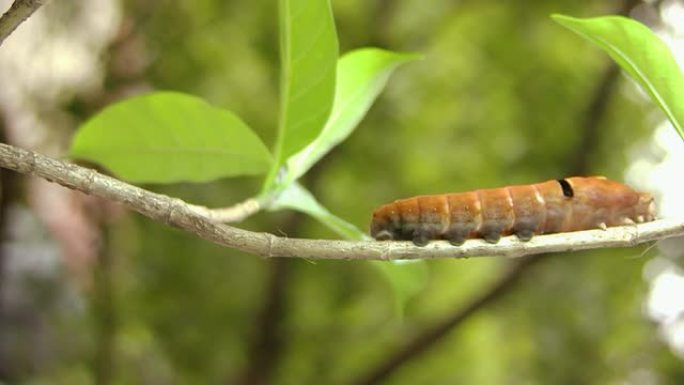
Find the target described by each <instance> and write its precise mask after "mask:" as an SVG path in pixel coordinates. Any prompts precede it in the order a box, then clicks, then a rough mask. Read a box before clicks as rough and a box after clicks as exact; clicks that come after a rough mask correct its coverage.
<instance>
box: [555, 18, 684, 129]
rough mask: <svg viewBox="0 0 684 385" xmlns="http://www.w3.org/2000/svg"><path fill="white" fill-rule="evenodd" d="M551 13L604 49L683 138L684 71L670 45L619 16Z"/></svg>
mask: <svg viewBox="0 0 684 385" xmlns="http://www.w3.org/2000/svg"><path fill="white" fill-rule="evenodd" d="M551 17H552V18H553V19H554V20H555V21H556V22H558V23H560V24H561V25H563V26H564V27H566V28H568V29H570V30H571V31H573V32H575V33H577V34H579V35H580V36H582V37H584V38H585V39H587V40H589V41H590V42H592V43H594V44H596V45H597V46H599V47H601V48H602V49H603V50H604V51H606V53H608V55H610V57H612V58H613V60H615V62H617V64H618V65H620V67H622V69H623V70H625V71H626V72H627V73H628V74H629V75H630V76H631V77H632V78H634V80H636V81H637V83H639V85H641V87H643V89H644V90H645V91H646V92H647V93H648V95H649V96H650V97H651V99H652V100H653V102H654V103H655V104H656V105H657V106H658V107H660V109H661V110H663V112H664V113H665V115H666V116H667V118H668V119H669V120H670V122H671V123H672V125H673V126H674V127H675V129H676V130H677V132H679V135H680V136H681V137H682V138H683V139H684V74H683V73H682V70H681V69H680V67H679V65H678V64H677V62H676V60H675V58H674V56H673V55H672V52H671V51H670V49H669V48H668V47H667V45H666V44H665V43H664V42H663V41H662V40H660V39H659V38H658V36H656V35H655V33H653V32H652V31H651V30H650V29H648V28H647V27H646V26H644V25H643V24H641V23H639V22H637V21H635V20H632V19H628V18H625V17H621V16H606V17H597V18H591V19H576V18H572V17H569V16H564V15H552V16H551Z"/></svg>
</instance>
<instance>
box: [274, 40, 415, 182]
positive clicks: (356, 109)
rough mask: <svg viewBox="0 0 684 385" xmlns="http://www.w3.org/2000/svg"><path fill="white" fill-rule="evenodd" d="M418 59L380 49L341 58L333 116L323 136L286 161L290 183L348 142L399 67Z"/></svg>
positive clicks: (321, 134)
mask: <svg viewBox="0 0 684 385" xmlns="http://www.w3.org/2000/svg"><path fill="white" fill-rule="evenodd" d="M419 58H420V56H419V55H415V54H401V53H395V52H391V51H385V50H382V49H378V48H362V49H358V50H355V51H352V52H349V53H347V54H345V55H344V56H342V57H341V58H340V60H338V62H337V82H336V87H335V100H334V103H333V109H332V112H331V113H330V117H329V118H328V121H327V122H326V124H325V127H324V128H323V131H322V132H321V133H320V135H318V137H317V138H316V139H315V140H314V141H313V142H311V143H309V145H308V146H306V147H305V148H304V149H303V150H301V151H300V152H298V153H297V154H295V155H293V156H292V157H290V159H289V160H288V161H287V173H288V174H287V181H294V180H297V179H298V178H299V177H301V176H302V175H304V173H306V172H307V171H308V170H309V169H310V168H311V166H313V165H314V164H315V163H316V162H318V160H320V159H321V158H322V157H323V156H324V155H325V154H327V153H328V152H329V151H330V149H332V148H333V147H335V146H336V145H338V144H339V143H340V142H342V141H344V140H345V139H347V137H348V136H349V135H350V134H351V133H352V132H353V131H354V129H355V128H356V126H357V125H358V124H359V122H360V121H361V119H363V117H364V116H365V115H366V112H368V110H369V109H370V107H371V105H372V104H373V102H374V101H375V99H376V98H377V97H378V95H379V94H380V92H382V90H383V89H384V88H385V85H386V84H387V80H388V79H389V77H390V75H391V74H392V72H394V70H395V69H396V68H397V67H398V66H399V65H400V64H402V63H406V62H409V61H413V60H416V59H419Z"/></svg>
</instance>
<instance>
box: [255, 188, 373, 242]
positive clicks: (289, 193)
mask: <svg viewBox="0 0 684 385" xmlns="http://www.w3.org/2000/svg"><path fill="white" fill-rule="evenodd" d="M282 209H293V210H297V211H301V212H303V213H306V214H308V215H310V216H312V217H314V218H316V219H317V220H318V221H319V222H321V223H322V224H324V225H325V226H327V227H328V228H329V229H331V230H332V231H334V232H335V233H337V234H338V235H340V236H341V237H343V238H345V239H352V240H363V239H370V238H369V236H368V235H366V233H364V232H362V231H361V230H359V229H358V228H357V227H356V226H354V225H352V224H351V223H349V222H347V221H345V220H344V219H342V218H340V217H337V216H335V215H333V214H332V213H330V211H328V210H327V209H326V208H325V207H323V206H322V205H321V204H320V203H318V201H316V198H314V196H313V195H311V193H310V192H309V191H308V190H307V189H305V188H304V187H303V186H302V185H300V184H299V183H292V184H290V185H289V186H288V187H287V188H286V189H285V190H284V191H283V192H282V193H280V194H279V195H278V197H277V198H276V200H275V201H273V202H272V203H271V204H270V205H269V210H271V211H273V210H282Z"/></svg>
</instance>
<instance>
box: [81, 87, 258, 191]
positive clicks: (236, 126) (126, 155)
mask: <svg viewBox="0 0 684 385" xmlns="http://www.w3.org/2000/svg"><path fill="white" fill-rule="evenodd" d="M70 155H71V156H72V157H74V158H78V159H84V160H89V161H92V162H95V163H98V164H100V165H103V166H105V167H106V168H108V169H109V170H111V171H112V172H113V173H114V174H116V175H117V176H119V177H120V178H122V179H125V180H127V181H131V182H138V183H172V182H181V181H190V182H205V181H210V180H212V179H217V178H221V177H228V176H237V175H255V174H260V173H264V172H266V171H267V170H268V167H269V165H270V163H271V156H270V154H269V152H268V149H267V148H266V146H264V144H263V143H262V142H261V140H260V139H259V137H258V136H257V135H256V134H255V133H254V132H252V130H251V129H250V128H249V127H247V125H245V123H243V122H242V121H241V120H240V119H239V118H238V117H237V116H235V115H234V114H233V113H231V112H230V111H227V110H223V109H220V108H216V107H213V106H211V105H210V104H208V103H206V102H205V101H204V100H202V99H200V98H197V97H194V96H190V95H185V94H182V93H177V92H155V93H151V94H147V95H143V96H138V97H134V98H131V99H127V100H124V101H122V102H119V103H116V104H113V105H111V106H109V107H107V108H105V109H104V110H103V111H102V112H100V113H99V114H97V115H95V117H93V118H92V119H90V120H89V121H87V122H86V123H85V124H83V125H82V126H81V127H80V128H79V130H78V132H77V133H76V135H75V137H74V140H73V143H72V145H71V149H70Z"/></svg>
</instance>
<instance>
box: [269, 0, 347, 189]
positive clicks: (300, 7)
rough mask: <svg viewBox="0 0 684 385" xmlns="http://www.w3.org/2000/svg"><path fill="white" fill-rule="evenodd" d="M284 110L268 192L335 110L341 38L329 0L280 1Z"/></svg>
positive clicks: (282, 97) (281, 108)
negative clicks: (338, 36)
mask: <svg viewBox="0 0 684 385" xmlns="http://www.w3.org/2000/svg"><path fill="white" fill-rule="evenodd" d="M279 4H280V26H281V28H280V56H281V74H280V79H281V81H280V82H281V85H280V93H281V100H280V103H281V107H280V121H279V126H278V139H277V142H276V148H275V158H276V159H275V163H274V164H273V168H272V169H271V172H270V174H269V176H268V178H267V179H266V183H265V188H266V189H267V188H268V187H270V186H271V185H272V184H273V182H274V181H275V178H276V175H277V173H278V171H279V169H280V167H281V166H282V165H283V163H284V162H285V160H286V159H287V158H288V157H290V155H292V154H294V153H296V152H297V151H299V150H301V149H302V148H304V146H306V145H307V144H309V142H311V141H312V140H313V139H314V138H315V137H316V136H318V134H319V133H320V132H321V130H322V129H323V125H324V124H325V122H326V120H327V119H328V115H329V114H330V110H331V109H332V103H333V95H334V91H335V64H336V62H337V50H338V47H337V44H338V43H337V35H336V32H335V23H334V21H333V15H332V10H331V8H330V2H329V1H328V0H280V3H279Z"/></svg>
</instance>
